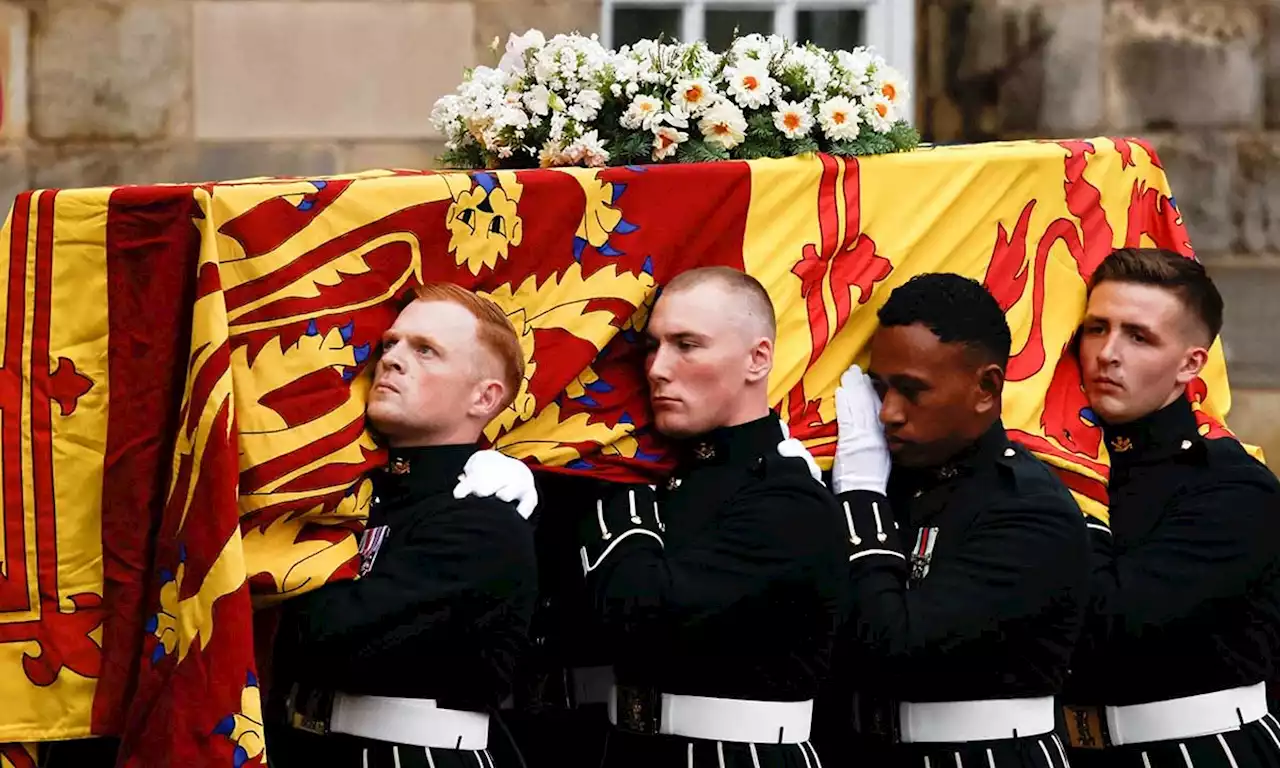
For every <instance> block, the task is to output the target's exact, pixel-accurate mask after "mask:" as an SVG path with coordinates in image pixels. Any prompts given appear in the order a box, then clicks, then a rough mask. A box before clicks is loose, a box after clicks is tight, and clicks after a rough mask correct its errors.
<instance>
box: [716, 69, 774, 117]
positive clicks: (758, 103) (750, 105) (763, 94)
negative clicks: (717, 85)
mask: <svg viewBox="0 0 1280 768" xmlns="http://www.w3.org/2000/svg"><path fill="white" fill-rule="evenodd" d="M724 79H725V90H727V91H728V92H729V95H730V96H732V97H733V100H734V101H736V102H738V106H740V107H743V108H745V109H758V108H760V107H763V106H764V105H765V104H768V103H769V101H770V99H772V98H773V92H774V90H776V89H777V87H778V83H777V81H776V80H774V79H773V78H772V77H770V76H769V70H768V69H766V68H765V67H764V65H762V64H754V63H753V64H745V65H743V66H740V67H725V70H724Z"/></svg>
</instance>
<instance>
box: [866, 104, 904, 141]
mask: <svg viewBox="0 0 1280 768" xmlns="http://www.w3.org/2000/svg"><path fill="white" fill-rule="evenodd" d="M863 117H865V118H866V121H867V125H868V126H870V127H871V130H873V131H875V132H876V133H888V132H889V130H890V129H891V128H893V124H894V123H895V122H897V121H898V113H897V110H896V109H895V108H894V106H893V102H891V101H889V100H888V99H886V98H885V97H883V96H878V95H877V96H872V97H871V98H870V99H869V100H868V101H867V103H866V107H865V108H864V110H863Z"/></svg>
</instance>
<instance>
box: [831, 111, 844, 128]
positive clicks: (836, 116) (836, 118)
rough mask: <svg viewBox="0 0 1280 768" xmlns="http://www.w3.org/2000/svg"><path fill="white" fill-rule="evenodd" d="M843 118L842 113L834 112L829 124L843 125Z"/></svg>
mask: <svg viewBox="0 0 1280 768" xmlns="http://www.w3.org/2000/svg"><path fill="white" fill-rule="evenodd" d="M844 121H845V116H844V113H843V112H835V113H833V114H832V115H831V122H833V123H835V124H836V125H844Z"/></svg>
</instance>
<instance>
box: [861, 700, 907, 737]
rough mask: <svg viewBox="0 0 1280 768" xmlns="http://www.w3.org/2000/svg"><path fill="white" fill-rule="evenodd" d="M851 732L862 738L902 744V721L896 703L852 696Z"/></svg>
mask: <svg viewBox="0 0 1280 768" xmlns="http://www.w3.org/2000/svg"><path fill="white" fill-rule="evenodd" d="M853 730H854V731H856V732H857V733H860V734H862V735H864V736H876V737H879V738H882V739H887V740H888V741H889V742H890V743H892V744H901V743H902V720H901V713H900V712H899V710H898V702H897V701H894V700H892V699H885V698H879V697H875V696H862V695H859V694H856V693H855V694H854V695H853Z"/></svg>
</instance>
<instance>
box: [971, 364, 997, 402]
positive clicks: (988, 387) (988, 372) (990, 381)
mask: <svg viewBox="0 0 1280 768" xmlns="http://www.w3.org/2000/svg"><path fill="white" fill-rule="evenodd" d="M977 392H978V397H977V402H976V403H974V408H975V409H976V410H977V411H978V412H979V413H990V412H991V411H992V410H995V411H999V410H1000V396H1001V395H1002V394H1003V393H1004V368H1001V367H1000V366H999V365H996V364H995V363H987V364H986V365H983V366H982V367H980V368H979V369H978V386H977Z"/></svg>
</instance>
